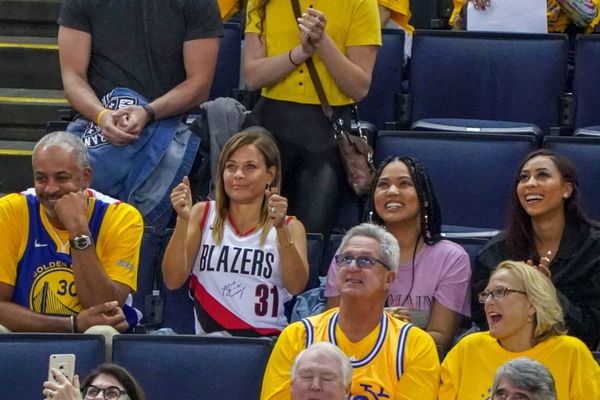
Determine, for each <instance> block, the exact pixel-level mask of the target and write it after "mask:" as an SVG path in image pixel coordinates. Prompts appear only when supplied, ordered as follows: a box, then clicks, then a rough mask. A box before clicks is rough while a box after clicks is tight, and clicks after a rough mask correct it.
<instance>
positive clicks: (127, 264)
mask: <svg viewBox="0 0 600 400" xmlns="http://www.w3.org/2000/svg"><path fill="white" fill-rule="evenodd" d="M32 162H33V174H34V188H32V189H29V190H26V191H24V192H22V193H15V194H10V195H7V196H5V197H3V198H1V199H0V232H2V234H1V235H0V263H1V264H0V324H1V325H0V331H3V332H4V331H13V332H84V331H86V330H88V328H91V327H95V326H108V327H109V328H107V329H109V330H110V331H111V332H112V331H114V333H116V332H117V331H119V332H121V331H125V330H126V329H127V328H128V327H134V326H135V325H136V324H137V322H138V319H139V314H138V313H137V311H136V310H135V309H134V308H133V307H131V296H130V293H132V292H134V291H135V290H136V282H137V266H138V259H139V250H140V242H141V236H142V233H143V223H142V219H141V215H140V213H139V212H138V211H137V210H136V209H135V208H133V207H131V206H130V205H128V204H124V203H120V202H118V201H116V200H114V199H112V198H110V197H108V196H105V195H102V194H101V193H99V192H96V191H94V190H91V189H88V186H89V185H90V183H91V182H92V170H91V168H90V166H89V160H88V157H87V151H86V149H85V147H84V146H83V143H82V142H81V140H80V139H79V138H77V137H76V136H74V135H71V134H69V133H66V132H54V133H51V134H48V135H46V136H44V137H43V138H42V139H41V140H40V141H39V142H38V143H37V145H36V146H35V149H34V151H33V156H32ZM98 333H105V332H101V331H99V332H98Z"/></svg>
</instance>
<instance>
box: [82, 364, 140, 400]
mask: <svg viewBox="0 0 600 400" xmlns="http://www.w3.org/2000/svg"><path fill="white" fill-rule="evenodd" d="M99 375H110V376H112V377H113V378H115V379H116V380H117V381H119V383H120V384H121V385H123V387H124V388H125V391H126V392H127V396H129V398H130V399H131V400H146V395H145V394H144V391H143V390H142V388H141V386H140V385H139V383H137V381H136V380H135V378H134V377H133V376H132V375H131V374H130V373H129V371H127V370H126V369H125V368H123V367H121V366H120V365H117V364H110V363H106V364H101V365H100V366H98V368H96V369H95V370H93V371H92V372H91V373H90V374H89V375H88V376H87V378H85V380H84V381H83V384H82V385H81V389H82V390H83V389H85V388H86V387H88V386H90V385H91V384H92V383H93V382H94V379H96V378H97V377H98V376H99Z"/></svg>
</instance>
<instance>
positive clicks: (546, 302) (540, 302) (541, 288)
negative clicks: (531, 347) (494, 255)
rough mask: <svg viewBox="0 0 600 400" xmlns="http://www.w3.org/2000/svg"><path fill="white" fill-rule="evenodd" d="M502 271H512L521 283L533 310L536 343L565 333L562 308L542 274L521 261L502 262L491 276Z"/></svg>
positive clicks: (547, 279) (552, 287)
mask: <svg viewBox="0 0 600 400" xmlns="http://www.w3.org/2000/svg"><path fill="white" fill-rule="evenodd" d="M502 270H508V271H512V272H513V273H514V274H515V275H516V276H517V278H518V279H519V280H520V281H521V282H522V283H523V286H524V288H525V292H527V299H528V300H529V302H530V303H531V305H532V306H533V308H535V316H534V318H535V331H534V339H535V341H536V343H539V342H542V341H544V340H546V339H547V338H549V337H550V336H558V335H564V334H565V333H567V329H566V327H565V320H564V316H563V310H562V307H561V305H560V303H559V301H558V296H557V294H556V288H555V287H554V284H553V283H552V281H551V280H550V279H549V278H548V277H547V276H546V275H544V274H543V273H541V272H539V271H537V270H536V269H535V268H533V267H532V266H530V265H528V264H526V263H524V262H521V261H503V262H501V263H500V264H498V266H497V267H496V268H495V269H494V271H492V276H493V275H494V274H496V273H497V272H500V271H502Z"/></svg>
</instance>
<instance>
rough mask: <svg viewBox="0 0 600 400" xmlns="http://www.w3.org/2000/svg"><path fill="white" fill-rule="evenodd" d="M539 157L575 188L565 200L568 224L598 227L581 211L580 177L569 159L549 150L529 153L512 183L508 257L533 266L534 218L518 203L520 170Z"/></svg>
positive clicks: (508, 220)
mask: <svg viewBox="0 0 600 400" xmlns="http://www.w3.org/2000/svg"><path fill="white" fill-rule="evenodd" d="M538 156H546V157H549V158H550V159H551V160H552V162H553V163H554V165H555V166H556V169H557V170H558V172H559V173H560V175H561V177H562V179H563V181H564V182H565V183H570V184H571V185H572V186H573V192H572V193H571V196H569V197H568V198H566V199H565V200H564V213H565V223H570V222H584V223H587V224H590V225H596V224H595V223H594V222H593V221H591V220H590V219H589V218H588V217H587V215H586V214H585V212H584V211H583V209H582V208H581V205H580V199H579V197H580V194H579V193H580V192H579V179H578V177H577V170H576V169H575V167H574V166H573V164H572V163H571V161H570V160H569V159H568V158H567V157H565V156H563V155H560V154H557V153H555V152H553V151H551V150H547V149H539V150H535V151H533V152H531V153H529V154H528V155H527V156H525V159H523V161H522V162H521V164H520V165H519V168H518V169H517V174H516V177H515V180H514V182H513V186H512V193H511V196H510V200H509V206H508V216H507V221H506V237H507V246H508V251H509V257H508V258H511V259H514V260H532V261H533V262H534V263H537V262H539V255H538V254H537V250H536V247H535V240H534V234H533V227H532V224H531V217H530V216H529V215H528V214H527V212H525V210H524V209H523V207H522V206H521V203H520V202H519V196H518V195H517V185H518V184H519V175H520V174H521V170H522V169H523V166H524V165H525V163H526V162H527V161H529V160H531V159H532V158H534V157H538Z"/></svg>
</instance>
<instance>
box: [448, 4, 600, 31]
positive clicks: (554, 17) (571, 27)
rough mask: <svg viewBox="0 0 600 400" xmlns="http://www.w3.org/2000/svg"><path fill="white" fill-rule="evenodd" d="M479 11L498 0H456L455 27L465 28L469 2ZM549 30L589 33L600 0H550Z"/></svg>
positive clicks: (595, 18)
mask: <svg viewBox="0 0 600 400" xmlns="http://www.w3.org/2000/svg"><path fill="white" fill-rule="evenodd" d="M469 1H471V2H472V3H473V7H474V8H475V9H476V10H479V11H485V10H486V8H487V7H489V6H490V5H491V4H492V2H493V1H496V0H454V11H453V12H452V16H451V17H450V21H451V24H452V26H453V27H454V28H455V29H465V25H466V21H467V17H466V8H467V4H468V2H469ZM546 14H547V15H548V32H564V33H569V34H573V35H574V34H577V33H584V32H586V33H589V32H592V31H593V29H594V26H595V25H596V24H597V23H598V18H597V16H598V0H548V8H547V13H546Z"/></svg>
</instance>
